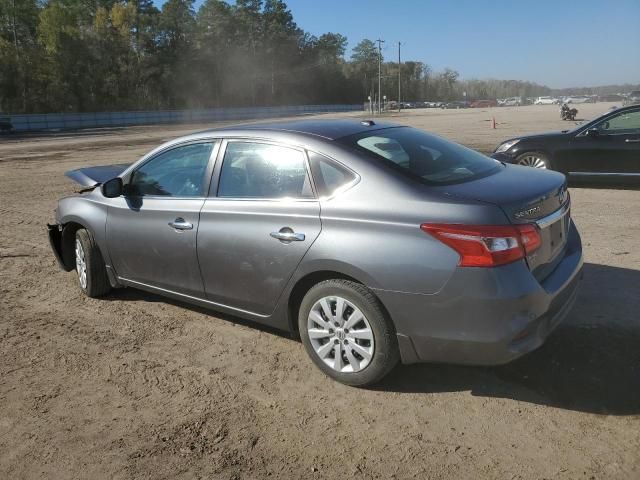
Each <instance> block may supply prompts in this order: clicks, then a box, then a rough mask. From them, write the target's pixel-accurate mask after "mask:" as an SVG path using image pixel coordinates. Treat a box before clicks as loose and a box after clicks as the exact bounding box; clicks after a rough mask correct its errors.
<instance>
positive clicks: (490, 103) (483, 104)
mask: <svg viewBox="0 0 640 480" xmlns="http://www.w3.org/2000/svg"><path fill="white" fill-rule="evenodd" d="M497 106H498V102H496V101H495V100H474V101H473V102H471V104H470V105H469V107H471V108H489V107H497Z"/></svg>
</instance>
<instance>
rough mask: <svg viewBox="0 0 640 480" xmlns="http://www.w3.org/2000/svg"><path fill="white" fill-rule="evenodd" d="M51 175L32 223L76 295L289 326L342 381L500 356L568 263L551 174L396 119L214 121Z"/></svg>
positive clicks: (528, 331) (574, 235) (549, 298)
mask: <svg viewBox="0 0 640 480" xmlns="http://www.w3.org/2000/svg"><path fill="white" fill-rule="evenodd" d="M66 175H67V176H69V177H70V178H72V179H73V180H75V181H77V182H78V183H80V184H81V185H82V186H83V187H84V189H83V190H82V191H81V193H80V194H78V195H75V196H71V197H66V198H63V199H62V200H60V201H59V203H58V208H57V209H56V222H55V224H53V225H49V226H48V228H49V238H50V241H51V245H52V247H53V251H54V253H55V255H56V257H57V259H58V262H59V264H60V266H61V267H62V268H63V269H64V270H66V271H71V270H75V271H76V272H77V276H78V280H79V284H80V288H81V289H82V291H83V292H84V293H85V294H86V295H88V296H90V297H99V296H102V295H105V294H107V293H108V292H109V290H110V289H111V288H119V287H133V288H140V289H144V290H148V291H151V292H154V293H158V294H160V295H166V296H168V297H173V298H175V299H178V300H183V301H185V302H191V303H194V304H197V305H200V306H203V307H207V308H210V309H212V310H217V311H221V312H226V313H230V314H233V315H237V316H240V317H244V318H246V319H250V320H253V321H256V322H259V323H262V324H265V325H269V326H272V327H277V328H279V329H284V330H289V331H291V332H293V333H295V334H299V336H300V337H301V339H302V343H303V344H304V346H305V348H306V350H307V352H308V354H309V356H310V357H311V359H312V360H313V362H314V363H315V364H316V365H317V366H318V367H319V368H320V369H321V370H322V371H323V372H325V373H326V374H327V375H329V376H330V377H332V378H334V379H336V380H338V381H340V382H343V383H346V384H349V385H358V386H363V385H369V384H372V383H375V382H378V381H379V380H381V379H382V378H383V377H384V376H385V375H386V374H387V373H388V372H389V371H390V370H391V369H392V368H393V367H394V366H395V365H396V364H397V363H398V361H402V363H405V364H409V363H415V362H447V363H458V364H470V365H497V364H502V363H506V362H509V361H511V360H513V359H515V358H517V357H519V356H521V355H523V354H525V353H527V352H530V351H532V350H534V349H535V348H537V347H539V346H540V345H541V344H542V343H543V342H544V340H545V338H546V337H547V336H548V335H549V334H550V332H551V331H552V330H553V329H554V328H555V327H556V326H557V325H558V323H559V322H560V321H561V320H562V319H563V317H564V316H565V315H566V314H567V312H568V311H569V309H570V308H571V305H572V303H573V302H574V300H575V297H576V292H577V287H578V283H579V279H580V278H581V270H582V246H581V243H580V236H579V234H578V232H577V230H576V227H575V225H574V224H573V222H572V221H571V216H570V198H569V193H568V191H567V184H566V181H565V177H564V176H563V175H562V174H560V173H557V172H551V171H543V170H536V169H531V168H526V167H520V166H514V165H506V164H503V163H500V162H498V161H497V160H493V159H490V158H488V157H486V156H484V155H481V154H479V153H477V152H475V151H473V150H469V149H467V148H465V147H462V146H460V145H457V144H455V143H452V142H449V141H446V140H444V139H442V138H440V137H437V136H434V135H430V134H427V133H425V132H423V131H420V130H416V129H413V128H409V127H404V126H398V125H393V124H388V123H384V124H383V123H378V122H377V121H376V122H373V121H363V122H358V121H350V120H324V121H318V120H311V121H292V122H276V123H263V124H253V125H243V126H239V127H228V128H222V129H216V130H210V131H205V132H201V133H196V134H193V135H189V136H186V137H182V138H178V139H176V140H172V141H170V142H168V143H165V144H164V145H161V146H160V147H158V148H156V149H155V150H153V151H152V152H150V153H149V154H147V155H145V156H144V157H143V158H142V159H140V160H139V161H138V162H136V163H134V164H133V165H112V166H104V167H89V168H81V169H79V170H74V171H71V172H67V173H66Z"/></svg>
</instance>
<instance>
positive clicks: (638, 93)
mask: <svg viewBox="0 0 640 480" xmlns="http://www.w3.org/2000/svg"><path fill="white" fill-rule="evenodd" d="M637 104H640V90H634V91H633V92H631V93H630V94H629V95H628V96H627V98H625V100H624V102H623V105H637Z"/></svg>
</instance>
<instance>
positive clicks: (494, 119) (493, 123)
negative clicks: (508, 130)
mask: <svg viewBox="0 0 640 480" xmlns="http://www.w3.org/2000/svg"><path fill="white" fill-rule="evenodd" d="M491 128H493V129H494V130H495V129H496V117H491Z"/></svg>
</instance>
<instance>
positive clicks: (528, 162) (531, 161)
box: [518, 153, 547, 169]
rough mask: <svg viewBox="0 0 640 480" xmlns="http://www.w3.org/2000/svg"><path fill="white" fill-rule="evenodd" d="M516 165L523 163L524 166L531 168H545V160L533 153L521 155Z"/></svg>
mask: <svg viewBox="0 0 640 480" xmlns="http://www.w3.org/2000/svg"><path fill="white" fill-rule="evenodd" d="M518 165H524V166H525V167H533V168H543V169H546V168H547V162H545V160H544V158H542V157H541V156H540V155H536V154H534V153H532V154H529V155H524V156H522V157H521V158H520V159H519V160H518Z"/></svg>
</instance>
